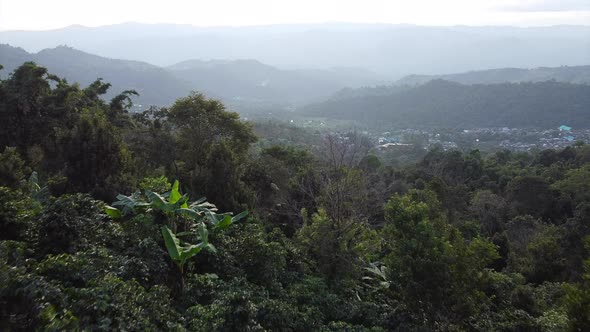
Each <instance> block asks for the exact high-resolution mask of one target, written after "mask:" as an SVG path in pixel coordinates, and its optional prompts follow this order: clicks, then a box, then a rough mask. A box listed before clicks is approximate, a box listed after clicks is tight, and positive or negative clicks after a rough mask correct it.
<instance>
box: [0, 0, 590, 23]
mask: <svg viewBox="0 0 590 332" xmlns="http://www.w3.org/2000/svg"><path fill="white" fill-rule="evenodd" d="M131 21H133V22H142V23H183V24H192V25H198V26H228V25H231V26H242V25H266V24H281V23H324V22H363V23H411V24H419V25H459V24H461V25H518V26H537V25H558V24H584V25H590V0H161V1H154V0H100V1H87V0H0V30H14V29H24V30H45V29H55V28H60V27H64V26H68V25H72V24H81V25H86V26H99V25H107V24H115V23H122V22H131Z"/></svg>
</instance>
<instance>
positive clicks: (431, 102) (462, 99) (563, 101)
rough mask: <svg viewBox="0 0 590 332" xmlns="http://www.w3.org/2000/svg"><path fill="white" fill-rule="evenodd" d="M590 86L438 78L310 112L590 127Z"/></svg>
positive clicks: (407, 120)
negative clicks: (476, 81) (463, 83)
mask: <svg viewBox="0 0 590 332" xmlns="http://www.w3.org/2000/svg"><path fill="white" fill-rule="evenodd" d="M589 110H590V86H588V85H577V84H571V83H562V82H555V81H547V82H539V83H504V84H491V85H484V84H476V85H462V84H459V83H454V82H449V81H444V80H434V81H431V82H429V83H426V84H424V85H421V86H417V87H415V88H411V89H405V90H404V89H399V88H397V87H393V88H392V93H390V94H384V93H382V94H381V95H372V96H371V95H366V96H364V95H361V96H359V95H356V96H354V97H351V98H342V96H340V98H338V99H335V100H330V101H326V102H322V103H317V104H313V105H309V106H307V107H305V108H303V109H301V110H300V111H301V112H302V113H304V114H306V115H314V116H321V117H329V118H335V119H348V120H358V121H364V122H367V123H381V124H382V123H384V122H388V123H391V124H392V125H394V126H398V127H538V128H553V127H557V126H559V125H560V124H562V123H572V124H575V125H576V127H583V128H587V127H590V112H589Z"/></svg>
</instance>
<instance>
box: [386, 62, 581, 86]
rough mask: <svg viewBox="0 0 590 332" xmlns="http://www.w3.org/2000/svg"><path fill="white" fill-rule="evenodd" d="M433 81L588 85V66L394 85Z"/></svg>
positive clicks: (423, 78)
mask: <svg viewBox="0 0 590 332" xmlns="http://www.w3.org/2000/svg"><path fill="white" fill-rule="evenodd" d="M435 79H442V80H445V81H452V82H457V83H461V84H497V83H505V82H510V83H518V82H543V81H550V80H555V81H558V82H569V83H576V84H590V66H561V67H554V68H550V67H540V68H532V69H522V68H501V69H490V70H481V71H470V72H466V73H459V74H448V75H409V76H406V77H404V78H402V79H400V80H398V81H397V82H396V84H398V85H417V84H424V83H426V82H428V81H432V80H435Z"/></svg>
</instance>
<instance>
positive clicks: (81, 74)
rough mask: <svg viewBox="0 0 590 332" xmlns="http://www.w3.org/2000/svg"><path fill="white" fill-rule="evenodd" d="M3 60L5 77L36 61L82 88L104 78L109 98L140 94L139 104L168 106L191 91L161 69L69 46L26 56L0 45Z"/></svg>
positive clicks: (186, 85)
mask: <svg viewBox="0 0 590 332" xmlns="http://www.w3.org/2000/svg"><path fill="white" fill-rule="evenodd" d="M0 59H1V60H0V64H2V65H3V66H4V69H3V70H2V72H0V73H2V76H3V77H6V76H7V75H8V73H10V72H12V71H13V70H14V69H15V68H17V67H18V66H20V65H21V64H22V63H24V62H25V61H34V62H36V63H37V64H39V65H41V66H44V67H46V68H48V69H49V72H50V73H52V74H56V75H58V76H60V77H67V78H68V79H69V80H71V81H72V82H78V83H80V84H81V85H82V86H85V85H88V84H90V83H92V82H93V81H94V80H96V79H97V78H103V79H104V81H105V82H108V83H111V84H112V87H111V89H109V93H108V94H107V95H106V98H110V97H113V96H114V95H116V94H118V93H120V92H121V91H123V90H128V89H134V90H136V91H137V92H138V93H139V94H140V96H139V97H137V98H134V99H135V100H136V102H137V103H138V104H146V105H152V104H153V105H167V104H170V103H171V102H172V101H174V100H175V99H176V98H178V97H180V96H183V95H186V94H187V93H189V92H190V90H191V86H190V84H189V83H188V82H184V81H182V80H179V79H178V78H176V77H175V76H174V75H172V74H171V73H169V72H167V71H166V70H164V69H162V68H160V67H157V66H154V65H150V64H148V63H145V62H139V61H130V60H117V59H109V58H104V57H100V56H96V55H93V54H88V53H85V52H82V51H78V50H75V49H73V48H70V47H66V46H59V47H56V48H52V49H45V50H42V51H40V52H38V53H27V52H26V51H24V50H23V49H20V48H15V47H11V46H9V45H0Z"/></svg>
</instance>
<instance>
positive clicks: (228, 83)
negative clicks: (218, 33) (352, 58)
mask: <svg viewBox="0 0 590 332" xmlns="http://www.w3.org/2000/svg"><path fill="white" fill-rule="evenodd" d="M166 69H167V70H169V71H170V72H171V73H173V74H174V75H175V76H176V77H178V78H180V79H182V80H185V81H188V82H190V83H191V84H192V85H193V86H195V87H196V88H197V89H199V90H201V91H204V92H205V93H207V94H210V95H212V96H215V97H219V98H221V99H224V100H228V101H243V102H248V101H261V100H265V101H273V102H281V101H282V102H289V103H297V102H305V101H307V102H309V101H312V100H315V99H320V98H325V97H326V96H329V95H331V94H333V93H334V92H335V91H338V90H339V89H342V88H344V87H347V86H353V87H358V86H362V85H370V84H375V83H377V82H378V76H377V75H376V74H374V73H372V72H370V71H366V70H362V69H354V68H345V69H331V70H311V69H310V70H281V69H278V68H275V67H272V66H269V65H265V64H263V63H261V62H259V61H256V60H235V61H228V60H226V61H220V60H212V61H201V60H188V61H183V62H180V63H177V64H175V65H172V66H169V67H166Z"/></svg>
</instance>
